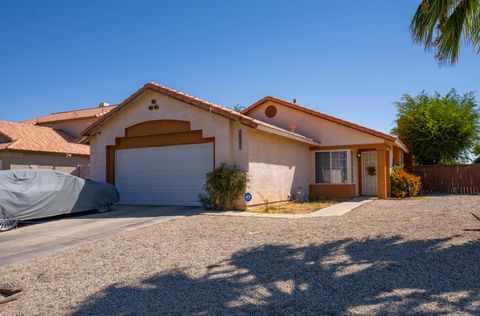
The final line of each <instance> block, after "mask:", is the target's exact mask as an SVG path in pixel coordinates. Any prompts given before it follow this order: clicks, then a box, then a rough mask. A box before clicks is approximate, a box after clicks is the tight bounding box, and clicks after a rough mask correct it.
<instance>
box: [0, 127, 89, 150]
mask: <svg viewBox="0 0 480 316" xmlns="http://www.w3.org/2000/svg"><path fill="white" fill-rule="evenodd" d="M0 135H1V136H3V138H5V139H6V140H7V142H3V143H0V149H8V150H19V151H29V152H45V153H61V154H74V155H89V154H90V148H89V147H88V146H86V145H80V144H76V143H74V137H73V136H71V135H69V134H67V133H65V132H64V131H61V130H56V129H53V128H50V127H43V126H35V125H31V124H25V123H14V122H5V121H0Z"/></svg>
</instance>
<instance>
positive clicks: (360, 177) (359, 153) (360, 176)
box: [357, 150, 363, 195]
mask: <svg viewBox="0 0 480 316" xmlns="http://www.w3.org/2000/svg"><path fill="white" fill-rule="evenodd" d="M357 162H358V164H357V173H358V195H363V192H362V189H363V184H362V182H363V173H362V151H361V150H358V151H357Z"/></svg>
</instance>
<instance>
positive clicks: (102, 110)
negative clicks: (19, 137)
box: [22, 105, 115, 125]
mask: <svg viewBox="0 0 480 316" xmlns="http://www.w3.org/2000/svg"><path fill="white" fill-rule="evenodd" d="M114 108H115V105H109V106H104V107H96V108H87V109H80V110H73V111H65V112H58V113H52V114H47V115H43V116H39V117H36V118H33V119H31V120H28V121H23V122H22V123H31V124H34V125H35V124H42V123H48V122H57V121H66V120H74V119H79V118H88V117H101V116H103V115H105V114H107V113H108V112H110V111H111V110H112V109H114Z"/></svg>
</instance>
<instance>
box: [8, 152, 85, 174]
mask: <svg viewBox="0 0 480 316" xmlns="http://www.w3.org/2000/svg"><path fill="white" fill-rule="evenodd" d="M0 159H1V161H2V166H1V167H2V169H4V170H8V169H37V168H38V169H55V170H60V171H63V172H67V173H72V172H73V171H74V170H75V169H76V167H77V166H78V165H88V163H89V157H88V156H72V157H68V158H67V157H66V155H59V154H47V153H27V152H14V151H8V152H6V151H4V152H0Z"/></svg>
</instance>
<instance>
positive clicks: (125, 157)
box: [80, 83, 408, 208]
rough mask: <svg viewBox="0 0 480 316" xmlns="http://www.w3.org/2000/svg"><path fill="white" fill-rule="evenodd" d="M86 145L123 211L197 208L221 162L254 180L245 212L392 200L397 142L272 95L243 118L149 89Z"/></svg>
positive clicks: (110, 116) (401, 155)
mask: <svg viewBox="0 0 480 316" xmlns="http://www.w3.org/2000/svg"><path fill="white" fill-rule="evenodd" d="M80 142H82V143H85V144H89V145H90V164H91V177H92V178H93V179H95V180H99V181H107V182H109V183H112V184H115V186H116V187H117V189H118V190H119V192H120V195H121V202H122V203H124V204H145V205H148V204H157V205H198V203H199V202H198V198H197V196H198V194H199V193H200V192H202V187H203V185H204V182H205V174H206V173H207V172H209V171H211V170H213V169H214V168H215V167H217V166H219V165H220V164H221V163H223V162H225V163H228V164H232V165H233V164H234V165H237V166H238V167H239V168H240V169H242V170H244V171H245V172H247V173H248V177H249V183H248V188H247V191H248V192H249V193H251V195H252V200H251V201H250V202H248V203H247V202H245V201H244V200H243V199H239V200H238V201H237V207H239V208H245V207H246V206H249V205H258V204H263V203H273V202H279V201H285V200H288V199H289V198H290V197H291V196H292V195H293V194H295V193H296V192H298V191H304V192H309V194H311V195H314V196H317V197H327V198H350V197H355V196H360V195H366V196H378V197H379V198H386V197H387V196H388V195H389V189H390V188H389V184H390V181H389V173H390V170H391V167H392V165H393V164H402V163H403V161H404V159H405V157H406V156H407V154H408V150H407V148H406V147H405V145H404V144H403V143H402V142H401V141H400V140H399V139H398V138H397V137H395V136H392V135H389V134H385V133H382V132H379V131H376V130H373V129H370V128H367V127H364V126H360V125H357V124H353V123H350V122H347V121H344V120H341V119H339V118H336V117H333V116H329V115H326V114H324V113H320V112H317V111H314V110H312V109H308V108H305V107H302V106H299V105H297V104H295V103H292V102H287V101H284V100H280V99H277V98H274V97H265V98H263V99H261V100H260V101H258V102H256V103H255V104H253V105H252V106H250V107H248V108H247V109H246V110H245V111H243V113H238V112H235V111H233V110H231V109H228V108H225V107H222V106H219V105H217V104H214V103H210V102H207V101H204V100H201V99H199V98H196V97H193V96H190V95H187V94H185V93H182V92H179V91H176V90H172V89H169V88H167V87H164V86H162V85H159V84H156V83H148V84H146V85H145V86H143V87H142V88H141V89H139V90H138V91H137V92H135V93H134V94H133V95H131V96H130V97H129V98H127V99H126V100H125V101H123V102H122V103H121V104H119V105H118V106H117V107H115V108H114V109H112V110H111V111H110V112H109V113H106V114H105V115H103V116H101V117H100V118H99V119H98V120H97V121H96V122H95V123H93V124H92V125H91V126H90V127H88V128H87V129H86V130H85V131H84V132H83V136H82V138H81V140H80Z"/></svg>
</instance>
